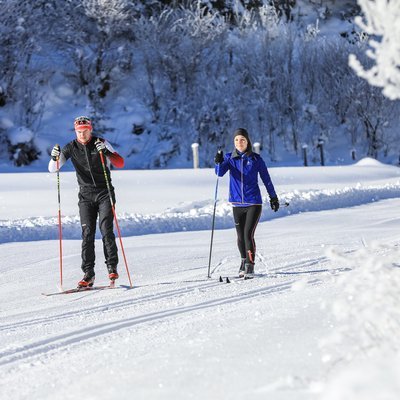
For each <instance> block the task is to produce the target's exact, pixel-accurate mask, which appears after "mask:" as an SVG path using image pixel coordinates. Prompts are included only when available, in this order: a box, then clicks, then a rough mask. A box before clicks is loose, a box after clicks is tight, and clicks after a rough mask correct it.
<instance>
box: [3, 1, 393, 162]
mask: <svg viewBox="0 0 400 400" xmlns="http://www.w3.org/2000/svg"><path fill="white" fill-rule="evenodd" d="M339 3H340V4H339ZM0 5H1V7H2V14H1V16H0V20H1V24H0V27H1V28H0V29H1V35H0V48H1V53H0V65H1V69H2V72H3V73H2V76H1V78H0V162H1V163H2V164H3V165H8V164H10V165H15V166H22V165H30V164H31V163H40V162H41V161H42V162H44V161H47V160H48V153H49V149H51V147H52V145H53V144H54V143H55V142H60V143H61V144H63V142H64V143H66V142H67V141H68V140H66V138H65V132H66V131H67V130H68V129H69V130H70V132H71V137H70V138H69V140H71V138H73V136H72V133H73V131H72V127H71V125H72V123H71V119H72V118H73V117H74V116H76V115H77V113H78V114H82V113H84V114H88V115H90V116H91V117H92V118H93V120H94V125H95V130H96V133H98V134H100V135H102V136H104V137H105V138H107V139H108V140H110V141H111V142H112V143H113V144H116V147H117V148H118V151H119V152H121V154H123V155H124V156H125V157H126V159H127V166H128V167H131V168H160V167H161V168H165V167H177V166H179V167H188V166H191V157H192V156H191V144H192V143H194V142H197V143H199V144H200V164H201V166H211V165H212V164H213V155H214V153H215V149H216V148H217V147H218V146H221V147H222V148H224V149H225V148H226V149H227V150H229V149H230V148H231V146H232V144H231V143H232V136H231V133H232V131H233V130H234V129H235V128H236V127H238V126H243V127H246V128H247V129H248V130H249V132H251V136H252V139H253V142H255V141H258V142H260V144H261V151H262V154H263V155H264V156H265V157H266V158H267V159H268V160H269V161H270V162H271V163H280V164H287V165H301V164H302V148H303V147H305V146H308V152H309V161H310V163H314V164H318V163H319V162H320V159H319V154H320V152H319V148H318V143H321V141H323V143H324V147H325V152H326V161H327V162H328V163H331V164H338V163H339V164H340V163H348V162H351V160H352V156H351V154H352V155H353V157H356V158H361V157H364V156H369V157H373V158H377V159H380V160H382V161H386V162H391V163H397V162H398V159H399V153H400V146H399V140H398V133H397V126H398V122H399V121H398V119H399V117H398V116H399V110H400V105H399V104H400V103H399V102H398V101H390V100H388V99H386V98H385V97H384V96H383V95H382V93H381V91H380V89H378V88H375V87H372V86H370V85H369V84H368V82H366V81H364V80H363V79H361V78H359V77H357V75H356V74H355V73H354V71H353V70H352V69H351V68H350V67H349V66H348V57H349V54H356V56H357V58H358V59H360V60H363V63H364V65H368V59H367V58H366V56H365V47H366V40H365V39H366V38H365V34H363V33H362V32H360V31H359V30H357V29H356V27H355V26H354V24H353V22H352V21H353V19H354V16H355V15H357V13H358V12H359V9H358V7H357V3H356V2H355V1H347V2H346V1H345V2H338V1H334V0H330V1H323V0H318V1H311V0H310V1H301V2H300V1H294V0H291V1H286V0H283V1H267V0H266V1H261V0H259V1H250V0H249V1H246V0H242V1H235V0H232V1H142V2H141V1H135V2H133V1H129V0H69V1H64V0H63V1H61V0H52V1H42V0H38V1H35V2H32V3H30V2H20V1H16V0H9V1H0ZM333 21H335V22H333ZM329 23H330V24H331V26H332V24H333V27H334V28H335V29H336V31H335V32H333V33H332V28H331V31H330V32H329V34H327V33H326V32H324V27H326V26H328V24H329Z"/></svg>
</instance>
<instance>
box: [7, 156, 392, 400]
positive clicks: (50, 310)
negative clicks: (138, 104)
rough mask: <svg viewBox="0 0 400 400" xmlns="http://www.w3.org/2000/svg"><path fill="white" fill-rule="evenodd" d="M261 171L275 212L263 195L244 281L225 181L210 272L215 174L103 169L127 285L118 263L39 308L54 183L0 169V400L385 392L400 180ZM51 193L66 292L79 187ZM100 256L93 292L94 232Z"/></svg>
mask: <svg viewBox="0 0 400 400" xmlns="http://www.w3.org/2000/svg"><path fill="white" fill-rule="evenodd" d="M270 173H271V177H272V179H273V182H274V184H275V188H276V190H277V193H278V195H279V197H280V198H281V202H282V203H284V202H285V201H287V202H288V203H289V205H288V206H286V207H285V206H284V205H283V204H282V208H281V209H280V210H279V211H278V212H277V213H276V214H274V213H272V211H271V210H270V209H269V205H268V199H267V198H266V201H265V207H264V211H263V215H262V222H260V224H259V226H258V228H257V231H256V243H257V257H256V273H257V277H256V278H255V279H254V280H248V281H243V280H238V279H235V275H236V273H237V270H238V266H239V262H240V259H239V254H238V251H237V248H236V234H235V230H234V225H233V221H232V215H231V207H230V205H229V203H228V202H227V197H228V178H227V177H223V178H221V179H220V181H219V193H218V199H219V200H218V202H217V213H216V215H217V217H216V225H217V230H216V231H215V235H214V244H213V254H212V260H211V261H212V262H211V273H212V277H211V278H210V279H209V278H207V267H208V257H209V249H210V237H211V232H210V227H211V216H212V212H213V206H214V190H215V185H216V179H217V178H216V176H215V174H214V172H213V171H212V170H210V169H204V170H163V171H120V172H117V171H113V184H114V186H115V190H116V194H117V206H116V208H117V214H118V218H119V221H120V227H121V230H122V235H123V243H124V247H125V252H126V255H127V261H128V266H129V270H130V272H131V277H132V282H133V288H129V281H128V278H127V273H126V269H125V265H124V262H123V259H122V256H121V257H120V259H121V260H120V264H119V272H120V279H119V281H118V284H119V285H120V286H118V287H117V288H116V289H113V290H105V291H91V292H83V293H75V294H68V295H55V296H51V297H47V296H44V295H42V293H52V292H55V293H57V292H58V288H57V286H59V283H60V273H59V241H58V227H57V218H56V217H57V212H58V202H57V182H56V175H55V174H48V173H26V174H2V175H1V176H0V184H1V189H0V243H1V244H0V249H1V259H0V276H1V280H0V289H1V290H0V316H1V322H0V343H1V345H0V398H1V399H2V400H4V399H10V400H11V399H13V400H15V399H17V400H18V399H55V398H56V399H74V400H76V399H77V398H79V399H131V398H135V399H273V400H281V399H282V400H289V399H290V400H293V399H294V400H302V399H322V400H333V399H335V400H339V399H343V400H344V399H357V400H370V399H371V400H372V399H374V400H377V399H379V398H380V397H379V395H376V394H377V393H382V394H384V397H381V398H385V399H390V400H391V399H393V400H394V399H397V398H398V397H397V396H398V393H399V387H398V383H397V382H399V375H400V361H399V357H398V354H397V353H396V351H395V349H396V348H399V347H398V344H399V343H398V340H397V336H398V335H397V333H398V328H399V327H398V325H396V321H397V320H400V319H398V318H397V317H398V314H396V312H397V311H396V309H400V307H399V306H400V304H399V297H398V295H397V297H396V293H400V283H399V273H400V268H398V264H397V263H398V262H399V257H398V256H399V254H398V241H399V238H400V233H399V214H398V209H399V207H400V200H399V197H400V196H399V195H400V169H398V168H396V167H393V166H387V165H383V164H379V163H374V162H372V161H370V160H363V161H362V162H359V163H358V164H356V165H354V166H346V167H325V168H323V167H312V168H276V169H274V168H272V169H271V170H270ZM60 182H61V210H62V215H63V218H62V220H63V234H64V241H63V254H64V256H63V287H64V288H72V287H74V286H75V285H76V283H77V281H78V280H79V279H80V278H81V271H80V240H79V237H80V232H79V231H80V228H79V219H78V216H77V184H76V178H75V175H74V173H71V172H61V173H60ZM263 193H264V194H265V189H264V190H263ZM96 254H97V266H96V283H97V284H99V285H101V284H106V283H107V280H106V268H105V266H104V257H103V254H102V244H101V239H99V240H97V241H96ZM120 255H121V253H120ZM220 276H222V277H223V278H224V279H225V278H226V276H229V277H230V278H231V283H230V284H227V283H220V282H219V277H220ZM389 282H390V286H391V288H389ZM377 283H380V285H378V284H377ZM385 285H387V286H385ZM388 288H389V289H388ZM398 289H399V290H398ZM382 293H388V296H384V295H382ZM359 294H365V296H364V297H361V296H359ZM368 296H369V297H368ZM371 299H372V304H373V307H369V306H368V304H371ZM368 301H370V303H368ZM378 317H379V318H378ZM374 320H377V321H379V327H376V330H373V328H374V324H373V323H372V324H371V321H374ZM355 324H357V325H355ZM397 324H398V322H397ZM366 326H368V329H369V331H368V330H367V329H366V328H365V327H366ZM355 327H357V329H354V328H355ZM366 332H367V333H368V332H369V333H370V335H368V334H367V333H366ZM366 349H367V350H366ZM371 349H372V350H373V351H372V350H371ZM358 350H359V351H358ZM387 355H389V356H387ZM385 370H386V371H387V372H388V373H387V374H383V371H385Z"/></svg>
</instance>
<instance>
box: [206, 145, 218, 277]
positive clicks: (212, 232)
mask: <svg viewBox="0 0 400 400" xmlns="http://www.w3.org/2000/svg"><path fill="white" fill-rule="evenodd" d="M218 151H219V150H218ZM219 166H220V164H217V183H216V184H215V196H214V211H213V217H212V225H211V243H210V255H209V257H208V274H207V277H208V278H211V275H210V268H211V254H212V246H213V239H214V227H215V210H216V208H217V196H218V182H219Z"/></svg>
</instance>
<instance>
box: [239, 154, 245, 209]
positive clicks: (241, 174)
mask: <svg viewBox="0 0 400 400" xmlns="http://www.w3.org/2000/svg"><path fill="white" fill-rule="evenodd" d="M241 161H242V168H241V171H240V187H241V190H242V203H244V191H243V157H241Z"/></svg>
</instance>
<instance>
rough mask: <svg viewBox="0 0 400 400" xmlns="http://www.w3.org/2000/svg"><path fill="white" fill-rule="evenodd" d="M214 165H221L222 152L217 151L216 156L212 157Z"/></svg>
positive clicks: (222, 159)
mask: <svg viewBox="0 0 400 400" xmlns="http://www.w3.org/2000/svg"><path fill="white" fill-rule="evenodd" d="M214 161H215V164H221V163H222V161H224V152H223V151H222V150H218V151H217V154H216V155H215V157H214Z"/></svg>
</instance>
